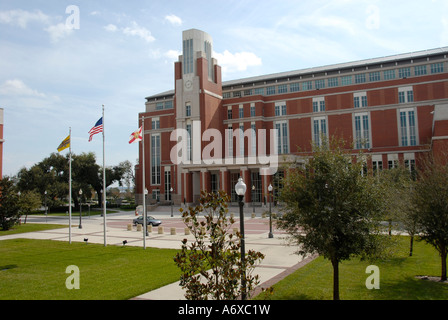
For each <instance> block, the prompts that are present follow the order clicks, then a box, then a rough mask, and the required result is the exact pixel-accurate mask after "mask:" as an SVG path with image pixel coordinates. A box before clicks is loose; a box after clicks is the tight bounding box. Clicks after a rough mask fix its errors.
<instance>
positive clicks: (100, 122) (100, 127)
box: [89, 117, 103, 142]
mask: <svg viewBox="0 0 448 320" xmlns="http://www.w3.org/2000/svg"><path fill="white" fill-rule="evenodd" d="M100 132H103V117H101V118H100V120H98V121H97V123H96V124H95V126H94V127H93V128H92V129H90V131H89V135H90V136H89V142H90V141H92V137H93V136H94V135H95V134H97V133H100Z"/></svg>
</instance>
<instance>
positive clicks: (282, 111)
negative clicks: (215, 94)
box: [186, 86, 414, 120]
mask: <svg viewBox="0 0 448 320" xmlns="http://www.w3.org/2000/svg"><path fill="white" fill-rule="evenodd" d="M398 102H399V103H410V102H414V89H413V87H412V86H410V87H401V88H398ZM353 105H354V108H365V107H367V106H368V102H367V92H355V93H354V94H353ZM188 107H189V106H188V105H187V112H186V113H187V116H189V111H188ZM274 108H275V116H276V117H277V116H285V115H286V114H287V109H286V102H285V101H282V102H276V103H275V107H274ZM313 112H314V113H317V112H325V97H316V98H313ZM238 116H239V118H240V119H242V118H244V108H243V105H240V106H239V108H238ZM250 116H251V117H255V104H254V103H252V104H251V105H250ZM227 119H228V120H231V119H233V110H232V106H228V107H227Z"/></svg>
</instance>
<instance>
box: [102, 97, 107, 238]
mask: <svg viewBox="0 0 448 320" xmlns="http://www.w3.org/2000/svg"><path fill="white" fill-rule="evenodd" d="M104 122H105V121H104V104H103V224H104V227H103V228H104V246H105V247H106V246H107V240H106V158H105V154H106V152H105V133H104V132H105V125H104Z"/></svg>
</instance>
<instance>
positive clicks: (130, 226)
mask: <svg viewBox="0 0 448 320" xmlns="http://www.w3.org/2000/svg"><path fill="white" fill-rule="evenodd" d="M128 231H132V224H130V223H129V224H128Z"/></svg>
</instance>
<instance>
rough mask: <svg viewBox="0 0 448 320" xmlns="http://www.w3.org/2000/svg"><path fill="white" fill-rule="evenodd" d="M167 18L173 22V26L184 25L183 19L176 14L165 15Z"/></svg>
mask: <svg viewBox="0 0 448 320" xmlns="http://www.w3.org/2000/svg"><path fill="white" fill-rule="evenodd" d="M165 20H168V22H169V23H171V24H172V25H173V26H181V25H182V19H181V18H179V17H178V16H176V15H174V14H171V15H168V16H165Z"/></svg>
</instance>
